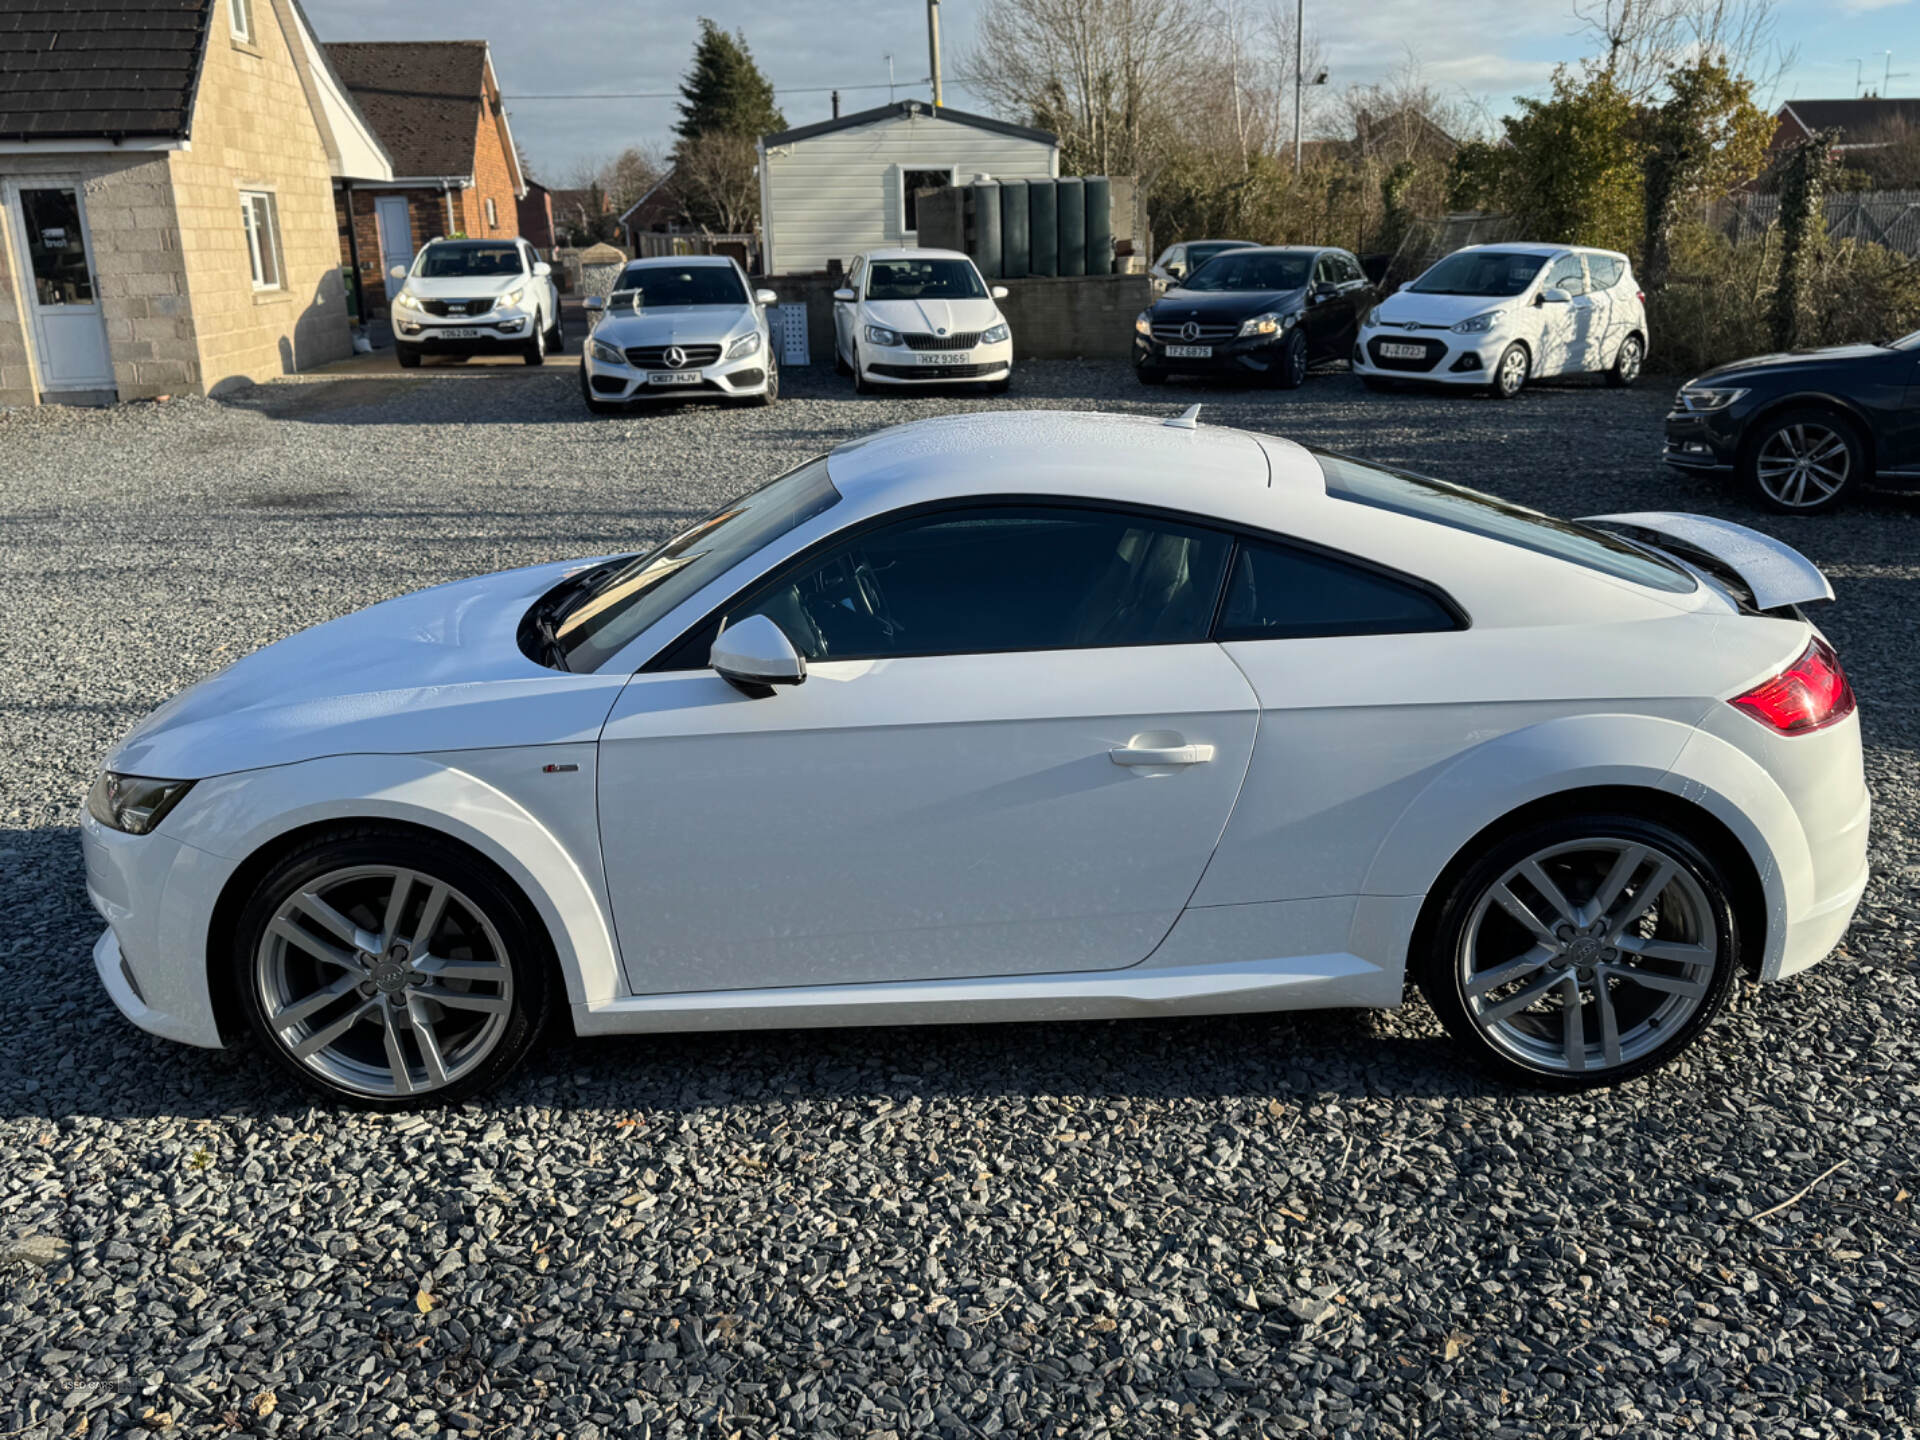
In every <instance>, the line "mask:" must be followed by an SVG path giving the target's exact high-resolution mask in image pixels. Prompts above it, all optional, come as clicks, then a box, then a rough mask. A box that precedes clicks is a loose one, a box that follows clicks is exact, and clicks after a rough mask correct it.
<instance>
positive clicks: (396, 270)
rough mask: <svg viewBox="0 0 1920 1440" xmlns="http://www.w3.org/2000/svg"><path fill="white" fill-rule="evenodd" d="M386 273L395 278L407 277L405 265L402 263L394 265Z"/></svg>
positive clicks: (402, 278)
mask: <svg viewBox="0 0 1920 1440" xmlns="http://www.w3.org/2000/svg"><path fill="white" fill-rule="evenodd" d="M387 274H389V275H391V276H392V277H393V278H394V279H396V280H404V279H406V278H407V267H406V266H404V265H396V266H394V267H393V268H392V269H391V270H389V271H387Z"/></svg>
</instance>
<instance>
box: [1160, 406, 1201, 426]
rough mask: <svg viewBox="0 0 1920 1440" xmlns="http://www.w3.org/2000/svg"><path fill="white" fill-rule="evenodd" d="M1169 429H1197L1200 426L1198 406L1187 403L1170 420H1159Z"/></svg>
mask: <svg viewBox="0 0 1920 1440" xmlns="http://www.w3.org/2000/svg"><path fill="white" fill-rule="evenodd" d="M1161 423H1162V424H1164V425H1165V426H1166V427H1167V428H1168V429H1169V430H1198V429H1199V428H1200V407H1199V406H1198V405H1189V406H1188V407H1187V408H1186V409H1184V410H1182V411H1181V412H1180V413H1179V414H1178V415H1176V416H1174V417H1173V419H1171V420H1165V421H1162V422H1161Z"/></svg>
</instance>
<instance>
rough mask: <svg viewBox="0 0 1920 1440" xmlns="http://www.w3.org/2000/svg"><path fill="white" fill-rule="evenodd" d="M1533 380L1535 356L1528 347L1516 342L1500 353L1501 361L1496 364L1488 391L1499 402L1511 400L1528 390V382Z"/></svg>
mask: <svg viewBox="0 0 1920 1440" xmlns="http://www.w3.org/2000/svg"><path fill="white" fill-rule="evenodd" d="M1515 357H1518V358H1517V359H1516V358H1515ZM1532 378H1533V356H1532V355H1530V354H1528V353H1527V347H1526V346H1524V345H1522V344H1521V343H1520V342H1519V341H1518V340H1516V341H1514V342H1513V344H1511V345H1509V346H1507V348H1506V349H1505V350H1502V351H1501V352H1500V358H1499V360H1498V361H1496V362H1495V363H1494V367H1493V379H1492V381H1491V382H1490V383H1489V384H1488V386H1487V389H1488V391H1489V392H1490V393H1491V394H1492V395H1493V396H1494V398H1495V399H1497V400H1511V399H1513V398H1514V396H1516V395H1518V394H1519V393H1520V392H1521V391H1522V390H1524V389H1526V388H1527V381H1529V380H1531V379H1532Z"/></svg>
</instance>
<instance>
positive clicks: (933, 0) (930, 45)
mask: <svg viewBox="0 0 1920 1440" xmlns="http://www.w3.org/2000/svg"><path fill="white" fill-rule="evenodd" d="M927 59H928V61H929V62H930V63H931V64H932V67H933V70H932V74H933V108H934V109H936V110H938V109H939V108H940V104H941V101H940V0H927Z"/></svg>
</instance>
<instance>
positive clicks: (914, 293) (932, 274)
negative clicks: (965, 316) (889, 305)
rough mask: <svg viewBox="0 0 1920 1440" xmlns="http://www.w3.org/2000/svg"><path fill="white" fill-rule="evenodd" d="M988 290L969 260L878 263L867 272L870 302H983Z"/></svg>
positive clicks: (877, 261)
mask: <svg viewBox="0 0 1920 1440" xmlns="http://www.w3.org/2000/svg"><path fill="white" fill-rule="evenodd" d="M986 298H987V287H986V286H985V285H984V284H982V283H981V280H980V276H979V273H978V272H977V271H975V269H974V268H973V264H972V262H970V261H967V260H876V261H874V262H873V264H872V265H871V266H869V267H868V269H867V299H869V300H984V299H986Z"/></svg>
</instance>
